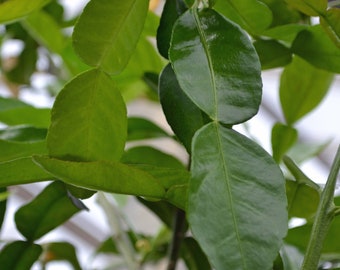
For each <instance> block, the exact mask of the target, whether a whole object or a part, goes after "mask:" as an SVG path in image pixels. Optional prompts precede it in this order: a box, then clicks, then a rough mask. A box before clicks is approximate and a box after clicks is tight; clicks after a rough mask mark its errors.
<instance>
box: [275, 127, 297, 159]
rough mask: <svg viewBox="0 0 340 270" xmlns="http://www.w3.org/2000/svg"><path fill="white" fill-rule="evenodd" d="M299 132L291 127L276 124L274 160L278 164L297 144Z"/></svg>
mask: <svg viewBox="0 0 340 270" xmlns="http://www.w3.org/2000/svg"><path fill="white" fill-rule="evenodd" d="M297 138H298V132H297V130H296V129H295V128H293V127H291V126H286V125H284V124H281V123H276V124H275V125H274V126H273V129H272V136H271V141H272V149H273V158H274V160H275V161H276V162H278V163H279V162H280V161H281V159H282V157H283V155H284V154H285V153H286V152H287V151H288V150H289V148H290V147H291V146H292V145H293V144H294V143H295V142H296V140H297Z"/></svg>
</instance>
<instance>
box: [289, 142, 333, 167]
mask: <svg viewBox="0 0 340 270" xmlns="http://www.w3.org/2000/svg"><path fill="white" fill-rule="evenodd" d="M330 142H331V141H330V140H328V141H325V142H323V143H304V142H298V143H296V144H295V145H294V146H293V147H292V148H291V149H290V150H289V151H288V156H290V157H292V159H293V160H295V162H296V163H298V164H299V163H302V162H303V161H305V160H308V159H311V158H314V157H316V156H317V155H319V154H320V153H321V152H322V151H323V150H324V149H325V148H326V147H327V146H328V145H329V144H330Z"/></svg>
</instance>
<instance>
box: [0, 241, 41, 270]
mask: <svg viewBox="0 0 340 270" xmlns="http://www.w3.org/2000/svg"><path fill="white" fill-rule="evenodd" d="M41 253H42V248H41V246H40V245H37V244H33V243H30V242H24V241H15V242H12V243H9V244H7V245H6V246H5V247H3V248H2V250H1V252H0V265H1V268H2V269H8V270H9V269H11V270H30V269H32V268H31V267H32V265H33V264H34V262H35V261H37V260H38V259H39V256H40V254H41Z"/></svg>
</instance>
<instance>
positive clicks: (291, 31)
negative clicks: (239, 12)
mask: <svg viewBox="0 0 340 270" xmlns="http://www.w3.org/2000/svg"><path fill="white" fill-rule="evenodd" d="M307 28H308V26H307V25H303V24H285V25H280V26H276V27H273V28H270V29H268V30H266V31H264V32H263V33H262V34H263V35H264V36H267V37H271V38H274V39H277V40H281V41H283V42H285V43H287V44H288V45H291V44H292V43H293V41H294V39H295V38H296V36H297V35H298V33H299V32H301V31H302V30H305V29H307Z"/></svg>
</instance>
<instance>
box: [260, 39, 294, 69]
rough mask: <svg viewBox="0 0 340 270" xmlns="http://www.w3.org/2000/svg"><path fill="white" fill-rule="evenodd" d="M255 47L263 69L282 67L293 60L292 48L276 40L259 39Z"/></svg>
mask: <svg viewBox="0 0 340 270" xmlns="http://www.w3.org/2000/svg"><path fill="white" fill-rule="evenodd" d="M254 47H255V49H256V51H257V54H258V55H259V57H260V62H261V67H262V69H263V70H265V69H271V68H276V67H282V66H285V65H287V64H289V63H290V62H291V61H292V54H291V52H290V50H289V49H288V48H287V47H285V46H283V45H282V44H281V43H279V42H277V41H275V40H257V41H255V42H254Z"/></svg>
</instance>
